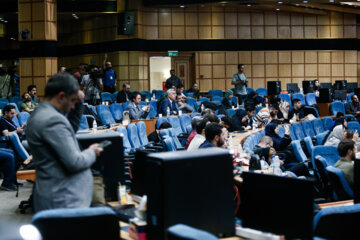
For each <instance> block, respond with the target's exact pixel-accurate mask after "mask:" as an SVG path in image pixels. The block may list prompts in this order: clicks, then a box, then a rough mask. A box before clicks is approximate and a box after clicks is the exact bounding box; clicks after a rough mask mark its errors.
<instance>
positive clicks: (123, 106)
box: [122, 102, 130, 111]
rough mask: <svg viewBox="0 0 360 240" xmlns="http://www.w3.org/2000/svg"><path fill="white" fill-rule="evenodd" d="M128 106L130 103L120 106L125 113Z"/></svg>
mask: <svg viewBox="0 0 360 240" xmlns="http://www.w3.org/2000/svg"><path fill="white" fill-rule="evenodd" d="M129 104H130V102H124V103H123V104H122V108H123V110H124V111H125V109H126V107H127V106H128V105H129Z"/></svg>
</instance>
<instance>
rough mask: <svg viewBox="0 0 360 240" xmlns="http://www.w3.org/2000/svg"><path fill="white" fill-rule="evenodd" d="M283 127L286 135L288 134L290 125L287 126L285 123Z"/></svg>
mask: <svg viewBox="0 0 360 240" xmlns="http://www.w3.org/2000/svg"><path fill="white" fill-rule="evenodd" d="M284 129H285V134H286V135H289V134H290V127H289V125H285V126H284Z"/></svg>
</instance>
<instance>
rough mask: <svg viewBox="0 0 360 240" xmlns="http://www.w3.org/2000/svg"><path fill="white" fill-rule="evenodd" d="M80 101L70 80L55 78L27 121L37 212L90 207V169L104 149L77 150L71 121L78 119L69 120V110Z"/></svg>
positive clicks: (64, 74)
mask: <svg viewBox="0 0 360 240" xmlns="http://www.w3.org/2000/svg"><path fill="white" fill-rule="evenodd" d="M83 97H84V94H83V93H82V92H81V91H80V88H79V84H78V82H77V81H76V79H75V78H74V77H73V76H71V75H70V74H67V73H61V74H56V75H54V76H53V77H51V78H50V79H49V81H48V83H47V85H46V87H45V98H44V101H43V102H41V103H40V104H39V105H38V107H37V108H36V110H35V112H34V113H33V114H32V116H31V118H30V119H29V121H28V130H27V132H26V136H27V139H28V141H29V146H30V148H31V151H32V154H33V161H34V164H35V169H36V181H35V185H34V191H33V196H34V210H35V211H36V212H38V211H41V210H44V209H53V208H77V207H89V206H90V203H91V196H92V191H93V177H92V174H91V171H90V166H91V165H92V164H93V163H94V162H95V159H96V156H99V155H100V152H101V151H103V149H102V148H99V146H98V144H92V145H90V146H89V148H87V149H85V150H83V151H81V150H80V147H79V144H78V141H77V139H76V136H75V130H74V126H72V125H71V123H70V121H72V119H70V118H75V117H79V116H72V113H73V111H71V110H73V109H75V104H76V105H77V106H78V105H80V104H81V100H82V98H83ZM66 113H69V115H68V118H69V120H68V119H67V118H66V117H65V114H66ZM76 113H77V114H78V115H80V114H81V112H80V111H77V112H76ZM75 128H76V127H75Z"/></svg>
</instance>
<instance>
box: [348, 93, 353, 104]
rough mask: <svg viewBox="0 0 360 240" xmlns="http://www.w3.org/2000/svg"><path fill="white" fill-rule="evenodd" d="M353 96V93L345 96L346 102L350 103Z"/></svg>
mask: <svg viewBox="0 0 360 240" xmlns="http://www.w3.org/2000/svg"><path fill="white" fill-rule="evenodd" d="M353 95H354V92H351V93H349V95H348V96H347V101H348V102H351V97H352V96H353Z"/></svg>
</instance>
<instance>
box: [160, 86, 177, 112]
mask: <svg viewBox="0 0 360 240" xmlns="http://www.w3.org/2000/svg"><path fill="white" fill-rule="evenodd" d="M168 108H169V110H170V115H178V113H179V109H178V108H177V103H176V91H175V89H173V88H170V89H169V90H167V98H164V99H163V100H162V101H161V103H160V108H159V114H162V115H163V116H166V115H167V109H168Z"/></svg>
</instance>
